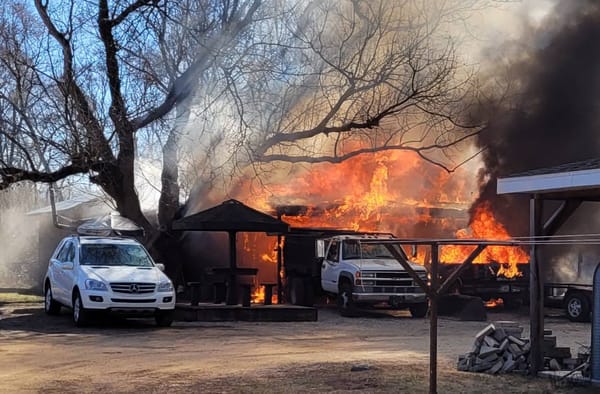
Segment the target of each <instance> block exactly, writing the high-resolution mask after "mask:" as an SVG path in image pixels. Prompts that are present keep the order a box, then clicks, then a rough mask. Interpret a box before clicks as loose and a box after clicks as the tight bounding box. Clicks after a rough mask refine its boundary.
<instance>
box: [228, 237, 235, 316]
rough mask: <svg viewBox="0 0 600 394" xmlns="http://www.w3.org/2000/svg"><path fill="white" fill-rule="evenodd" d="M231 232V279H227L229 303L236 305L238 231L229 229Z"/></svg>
mask: <svg viewBox="0 0 600 394" xmlns="http://www.w3.org/2000/svg"><path fill="white" fill-rule="evenodd" d="M227 233H228V234H229V268H230V270H231V272H230V273H229V280H228V281H227V287H228V288H227V305H236V304H237V303H238V297H237V276H236V272H235V270H236V268H237V249H236V247H237V245H236V232H235V231H228V232H227Z"/></svg>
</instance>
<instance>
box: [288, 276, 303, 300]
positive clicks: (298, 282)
mask: <svg viewBox="0 0 600 394" xmlns="http://www.w3.org/2000/svg"><path fill="white" fill-rule="evenodd" d="M304 298H305V297H304V281H303V280H302V278H300V277H298V276H295V277H293V278H292V279H291V280H290V302H291V303H292V305H304Z"/></svg>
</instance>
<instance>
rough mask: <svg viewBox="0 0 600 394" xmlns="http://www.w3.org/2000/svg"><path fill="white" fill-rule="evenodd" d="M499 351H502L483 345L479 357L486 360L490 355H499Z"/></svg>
mask: <svg viewBox="0 0 600 394" xmlns="http://www.w3.org/2000/svg"><path fill="white" fill-rule="evenodd" d="M499 351H500V349H498V348H497V347H493V346H487V345H483V346H481V350H480V351H479V357H480V358H486V357H487V356H489V355H490V354H498V352H499Z"/></svg>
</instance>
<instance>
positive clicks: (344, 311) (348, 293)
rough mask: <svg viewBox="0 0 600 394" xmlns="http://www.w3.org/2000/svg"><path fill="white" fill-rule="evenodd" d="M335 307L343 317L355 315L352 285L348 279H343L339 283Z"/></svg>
mask: <svg viewBox="0 0 600 394" xmlns="http://www.w3.org/2000/svg"><path fill="white" fill-rule="evenodd" d="M337 307H338V311H339V312H340V315H342V316H344V317H353V316H355V315H356V310H355V306H354V301H353V300H352V285H351V284H350V283H349V282H348V281H344V282H343V283H342V284H341V285H340V289H339V291H338V295H337Z"/></svg>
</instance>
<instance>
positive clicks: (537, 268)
mask: <svg viewBox="0 0 600 394" xmlns="http://www.w3.org/2000/svg"><path fill="white" fill-rule="evenodd" d="M497 193H498V194H525V195H529V199H530V200H529V229H530V236H531V239H532V240H539V239H541V237H546V236H551V235H554V234H555V233H556V231H557V230H558V229H559V228H560V227H561V226H562V225H563V224H564V223H565V222H566V220H567V219H568V218H569V217H570V216H571V215H572V214H573V213H574V212H575V210H577V208H579V206H580V205H581V203H583V202H584V201H600V158H596V159H591V160H585V161H579V162H573V163H567V164H563V165H560V166H556V167H548V168H540V169H536V170H531V171H527V172H523V173H519V174H514V175H510V176H507V177H504V178H499V179H498V181H497ZM550 200H552V201H558V202H559V205H558V207H557V208H554V210H553V211H552V212H551V214H550V215H549V216H547V217H548V219H546V220H545V222H544V217H545V215H544V203H545V201H550ZM540 263H541V262H540V258H539V248H538V245H537V244H536V242H533V243H532V244H531V248H530V277H529V278H530V279H529V280H530V340H531V373H537V372H538V371H539V370H541V369H542V367H543V361H544V355H543V349H542V343H543V338H544V299H543V298H544V283H543V276H542V271H541V268H542V267H541V264H540Z"/></svg>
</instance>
